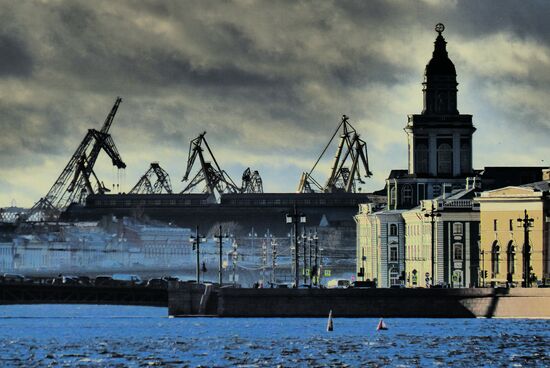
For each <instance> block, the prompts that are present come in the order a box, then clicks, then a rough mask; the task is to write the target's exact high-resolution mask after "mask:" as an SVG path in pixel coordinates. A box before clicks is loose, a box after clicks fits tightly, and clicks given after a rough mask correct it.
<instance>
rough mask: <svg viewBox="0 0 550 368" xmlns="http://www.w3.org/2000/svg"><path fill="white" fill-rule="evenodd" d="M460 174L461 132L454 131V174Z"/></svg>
mask: <svg viewBox="0 0 550 368" xmlns="http://www.w3.org/2000/svg"><path fill="white" fill-rule="evenodd" d="M459 175H460V133H458V132H454V133H453V176H459Z"/></svg>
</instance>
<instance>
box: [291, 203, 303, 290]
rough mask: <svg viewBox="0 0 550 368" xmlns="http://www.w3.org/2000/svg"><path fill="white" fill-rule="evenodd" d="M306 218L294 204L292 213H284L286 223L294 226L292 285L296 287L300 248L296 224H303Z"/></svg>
mask: <svg viewBox="0 0 550 368" xmlns="http://www.w3.org/2000/svg"><path fill="white" fill-rule="evenodd" d="M306 220H307V219H306V215H305V214H303V213H298V212H297V211H296V205H294V212H293V213H287V214H286V223H287V224H292V225H293V226H294V255H295V257H294V287H296V288H297V287H298V284H299V283H300V262H299V258H300V256H299V254H300V250H299V248H298V224H305V223H306Z"/></svg>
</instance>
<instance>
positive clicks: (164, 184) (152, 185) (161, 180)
mask: <svg viewBox="0 0 550 368" xmlns="http://www.w3.org/2000/svg"><path fill="white" fill-rule="evenodd" d="M154 177H156V180H155V181H154V182H153V178H154ZM163 192H165V193H168V194H172V184H171V183H170V176H169V175H168V173H167V172H166V171H164V169H163V168H162V167H160V165H159V163H158V162H152V163H151V167H149V170H147V171H146V172H145V174H143V175H142V177H141V178H140V179H139V181H138V182H137V183H136V185H134V187H133V188H132V190H130V192H129V193H130V194H161V193H163Z"/></svg>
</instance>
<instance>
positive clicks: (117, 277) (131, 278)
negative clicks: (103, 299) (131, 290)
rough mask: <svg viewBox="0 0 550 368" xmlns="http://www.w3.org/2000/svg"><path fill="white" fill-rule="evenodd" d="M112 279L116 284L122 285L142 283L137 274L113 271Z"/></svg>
mask: <svg viewBox="0 0 550 368" xmlns="http://www.w3.org/2000/svg"><path fill="white" fill-rule="evenodd" d="M112 279H113V280H114V281H115V282H116V284H117V285H124V286H138V285H143V280H142V279H141V277H139V276H138V275H129V274H125V273H115V274H114V275H113V277H112Z"/></svg>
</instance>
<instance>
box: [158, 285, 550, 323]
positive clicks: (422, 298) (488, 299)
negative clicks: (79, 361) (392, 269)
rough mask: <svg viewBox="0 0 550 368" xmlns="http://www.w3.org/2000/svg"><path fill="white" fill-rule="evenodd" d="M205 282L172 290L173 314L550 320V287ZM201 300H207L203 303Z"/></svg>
mask: <svg viewBox="0 0 550 368" xmlns="http://www.w3.org/2000/svg"><path fill="white" fill-rule="evenodd" d="M203 295H204V286H201V285H192V286H191V285H186V286H184V287H177V288H171V289H170V290H169V314H170V315H172V316H178V315H180V316H182V315H197V314H209V315H217V316H220V317H326V316H327V315H328V313H329V311H330V310H332V313H333V315H334V316H339V317H416V318H421V317H426V318H468V317H488V318H492V317H509V318H513V317H518V318H550V289H490V288H484V289H239V288H236V289H234V288H223V289H216V290H213V291H212V292H211V293H210V296H209V298H208V299H207V300H205V299H206V298H204V297H203ZM201 299H202V301H203V303H202V307H201Z"/></svg>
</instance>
